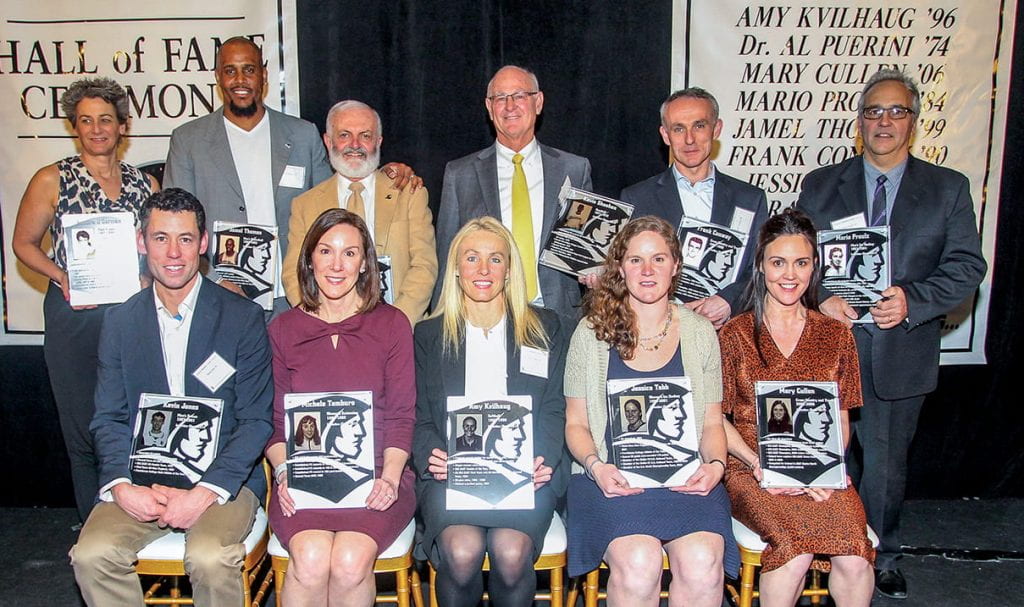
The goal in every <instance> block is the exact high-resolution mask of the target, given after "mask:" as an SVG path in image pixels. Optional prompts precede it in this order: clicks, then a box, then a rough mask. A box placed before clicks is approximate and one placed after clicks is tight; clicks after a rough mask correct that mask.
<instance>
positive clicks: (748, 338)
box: [719, 209, 875, 607]
mask: <svg viewBox="0 0 1024 607" xmlns="http://www.w3.org/2000/svg"><path fill="white" fill-rule="evenodd" d="M816 247H817V245H816V234H815V231H814V225H813V224H812V223H811V220H810V219H808V217H807V216H806V215H804V214H803V213H801V212H799V211H793V210H788V209H787V210H786V211H783V212H782V213H779V214H778V215H775V216H774V217H772V218H771V219H769V220H768V221H766V222H765V223H764V225H763V226H762V227H761V233H760V235H759V236H758V242H757V251H756V253H755V269H754V275H753V277H752V278H751V283H750V285H749V286H748V288H747V294H746V295H747V296H746V300H747V305H746V308H747V311H746V312H745V313H743V314H740V315H738V316H736V317H735V318H733V319H732V320H731V321H729V322H728V323H727V324H726V325H725V327H723V328H722V331H721V333H720V334H719V341H720V342H721V348H722V378H723V379H724V385H723V393H724V396H723V399H722V411H723V412H724V413H725V414H726V416H727V421H726V423H725V433H726V437H727V438H728V442H729V454H730V455H731V457H730V458H729V464H728V466H727V467H726V476H725V487H726V489H727V490H728V491H729V498H730V499H731V500H732V515H733V516H734V517H735V518H736V519H737V520H739V521H740V522H742V523H743V524H745V525H747V526H748V527H750V528H751V529H752V530H754V531H755V532H757V533H758V534H759V535H760V536H761V537H762V538H763V539H764V540H765V542H767V543H768V547H767V548H766V549H765V550H764V552H763V553H762V555H761V564H762V569H761V582H760V591H761V604H762V605H765V606H766V607H774V606H777V605H794V604H796V602H797V600H798V599H799V598H800V591H801V590H802V589H803V584H804V579H805V578H806V576H807V569H808V568H809V567H812V566H813V567H815V568H816V569H820V570H824V571H827V570H829V567H830V566H831V571H832V574H831V576H829V590H830V591H831V594H832V597H833V599H834V600H835V602H836V603H837V604H839V605H853V606H856V605H860V606H862V607H867V606H868V605H869V604H870V602H871V594H872V591H873V587H874V578H873V573H872V566H871V564H872V562H873V561H874V556H875V551H874V549H872V547H871V542H870V541H868V537H867V532H866V525H867V521H866V519H865V516H864V507H863V506H862V505H861V501H860V497H858V495H857V491H856V490H855V489H854V488H853V487H849V488H847V489H836V490H832V489H820V488H785V489H781V488H779V489H763V488H762V487H761V486H760V481H761V478H762V474H761V465H760V461H759V460H758V457H757V434H758V433H757V414H756V412H755V410H754V402H755V400H754V384H755V382H758V381H830V382H836V383H837V384H838V386H839V403H840V408H841V416H840V419H839V420H837V421H838V422H839V426H840V429H841V431H842V436H843V444H844V447H845V446H846V442H847V441H848V440H849V437H850V421H849V415H848V410H849V409H850V408H853V407H859V406H861V404H862V402H863V401H862V399H861V391H860V370H859V367H858V365H857V348H856V346H855V344H854V341H853V335H852V334H851V333H850V331H849V329H847V328H846V327H844V326H843V325H842V324H841V323H839V322H838V321H835V320H832V319H830V318H828V317H827V316H824V315H822V314H819V313H818V312H817V311H816V309H817V307H818V306H817V300H816V297H815V294H816V293H817V288H818V278H819V276H820V274H821V270H820V269H819V265H820V264H819V260H818V255H817V253H816ZM777 405H779V403H778V402H776V403H773V410H774V407H775V406H777ZM782 408H783V409H785V407H784V405H783V406H782ZM783 412H784V413H786V415H785V416H784V417H786V418H787V419H786V421H787V422H788V421H789V419H788V412H785V411H783ZM801 416H802V414H799V413H798V414H796V415H795V416H794V418H793V424H792V425H793V426H796V427H797V429H798V430H799V428H800V419H801ZM789 431H790V432H791V431H792V428H790V429H789ZM815 555H822V556H827V557H830V559H819V560H815ZM830 561H831V562H830Z"/></svg>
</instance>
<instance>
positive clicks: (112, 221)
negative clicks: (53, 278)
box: [61, 212, 141, 306]
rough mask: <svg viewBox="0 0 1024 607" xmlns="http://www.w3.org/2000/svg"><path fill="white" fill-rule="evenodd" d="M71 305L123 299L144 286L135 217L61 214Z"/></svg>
mask: <svg viewBox="0 0 1024 607" xmlns="http://www.w3.org/2000/svg"><path fill="white" fill-rule="evenodd" d="M61 228H62V229H63V231H64V246H65V250H66V251H67V271H68V291H69V292H70V295H71V302H70V303H71V305H73V306H92V305H100V304H110V303H121V302H123V301H124V300H126V299H128V298H129V297H131V296H132V295H134V294H135V293H137V292H138V291H139V289H140V288H141V287H140V286H139V254H138V251H137V249H136V243H135V217H134V216H133V215H132V214H131V213H126V212H118V213H67V214H65V215H64V216H62V217H61Z"/></svg>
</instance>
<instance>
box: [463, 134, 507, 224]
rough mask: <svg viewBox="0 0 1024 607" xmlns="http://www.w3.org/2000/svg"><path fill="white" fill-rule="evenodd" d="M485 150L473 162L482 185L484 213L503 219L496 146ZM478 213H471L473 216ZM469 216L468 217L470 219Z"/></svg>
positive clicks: (478, 181) (477, 178)
mask: <svg viewBox="0 0 1024 607" xmlns="http://www.w3.org/2000/svg"><path fill="white" fill-rule="evenodd" d="M496 145H497V143H495V144H494V145H492V146H491V147H489V148H487V149H485V150H483V151H481V152H480V154H479V155H478V156H477V157H476V161H475V162H474V163H473V165H474V168H475V169H476V180H477V183H478V184H479V186H480V194H481V196H480V200H482V201H483V213H481V214H482V215H490V216H491V217H494V218H495V219H498V220H499V221H500V220H501V198H500V197H499V196H498V161H497V157H496V151H495V146H496ZM473 216H476V215H471V216H470V217H473ZM468 218H469V217H467V219H468Z"/></svg>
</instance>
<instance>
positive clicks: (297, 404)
mask: <svg viewBox="0 0 1024 607" xmlns="http://www.w3.org/2000/svg"><path fill="white" fill-rule="evenodd" d="M284 411H285V416H284V430H285V437H286V440H285V450H286V454H287V459H286V460H285V463H286V464H287V468H288V492H289V493H290V494H291V496H292V499H293V500H295V508H296V509H297V510H303V509H308V508H365V507H366V498H367V497H368V496H369V495H370V490H371V489H373V480H374V456H373V393H372V392H368V391H364V392H304V393H292V394H285V395H284Z"/></svg>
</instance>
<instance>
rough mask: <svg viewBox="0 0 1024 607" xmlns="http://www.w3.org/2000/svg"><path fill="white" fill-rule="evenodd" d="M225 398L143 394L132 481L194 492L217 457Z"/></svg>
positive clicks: (137, 419)
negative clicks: (196, 485) (193, 488)
mask: <svg viewBox="0 0 1024 607" xmlns="http://www.w3.org/2000/svg"><path fill="white" fill-rule="evenodd" d="M223 407H224V401H223V400H221V399H219V398H198V397H192V396H168V395H166V394H149V393H143V394H142V395H140V396H139V410H138V412H137V413H136V415H135V424H134V426H133V430H132V453H131V456H130V458H129V463H128V469H129V471H130V472H131V476H132V482H133V483H134V484H136V485H142V486H145V487H149V486H151V485H153V484H155V483H158V484H161V485H166V486H168V487H177V488H179V489H191V488H192V487H194V486H195V484H196V483H198V482H199V479H201V478H202V476H203V474H204V473H205V472H206V470H207V469H208V468H209V467H210V464H211V463H213V460H214V459H216V458H217V449H218V444H217V443H218V442H219V440H220V422H221V411H222V409H223Z"/></svg>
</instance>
